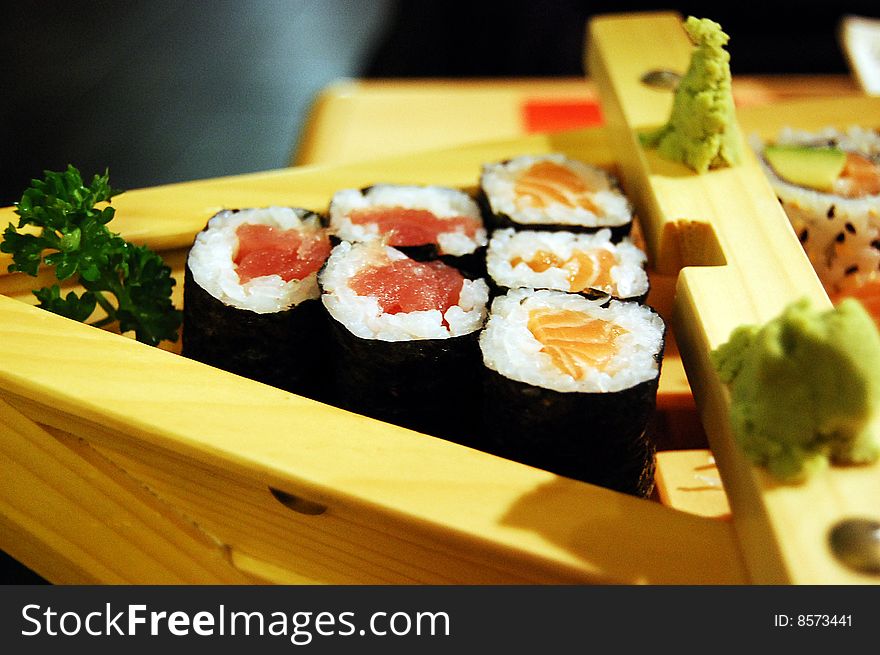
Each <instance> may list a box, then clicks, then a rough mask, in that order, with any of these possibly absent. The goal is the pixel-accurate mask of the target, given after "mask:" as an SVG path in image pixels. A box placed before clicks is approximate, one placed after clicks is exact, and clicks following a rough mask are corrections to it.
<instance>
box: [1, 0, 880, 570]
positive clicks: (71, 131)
mask: <svg viewBox="0 0 880 655" xmlns="http://www.w3.org/2000/svg"><path fill="white" fill-rule="evenodd" d="M643 10H675V11H678V12H679V13H681V14H682V15H683V16H687V15H696V16H699V17H708V18H712V19H714V20H716V21H718V22H720V23H721V25H722V26H723V27H724V29H725V31H727V32H728V34H730V35H731V37H732V38H731V42H730V46H729V50H730V53H731V67H732V70H733V73H734V75H738V74H739V75H744V74H764V73H775V74H779V73H782V74H785V73H792V74H794V73H806V74H809V73H842V74H844V73H847V72H848V68H847V63H846V61H845V59H844V57H843V54H842V51H841V48H840V45H839V43H838V39H837V28H838V24H839V21H840V19H841V18H842V17H843V16H844V15H846V14H856V15H862V16H868V17H878V16H880V3H878V2H877V0H872V1H871V2H864V1H861V2H848V3H832V2H823V3H819V4H816V5H813V4H809V3H806V2H803V1H799V2H762V3H748V4H747V3H744V2H737V3H733V2H729V3H727V2H701V3H697V2H679V3H675V4H661V3H613V2H587V1H577V0H553V1H547V2H538V1H534V0H532V1H527V0H507V1H506V2H480V1H479V0H468V1H461V0H422V1H415V0H413V1H405V0H398V1H395V0H249V1H248V2H242V1H233V0H212V1H205V2H195V1H192V0H190V1H185V0H176V1H172V0H127V1H126V2H117V1H104V2H98V1H94V0H80V1H78V2H70V1H69V0H41V1H39V2H33V1H32V2H27V1H25V2H19V3H15V4H12V5H11V6H7V7H6V12H5V15H4V18H3V21H2V23H0V25H2V27H0V30H2V34H0V62H2V64H0V89H2V102H0V108H2V109H0V112H2V113H0V205H3V206H5V205H10V204H12V203H13V202H15V201H16V200H18V199H19V198H20V196H21V192H22V191H23V189H24V188H25V187H26V186H27V185H28V183H29V180H30V179H31V178H32V177H37V176H40V175H41V173H42V171H43V170H44V169H52V170H60V169H63V168H64V167H65V166H66V165H67V164H68V163H73V164H74V165H76V166H78V167H79V168H80V169H81V170H82V172H83V173H84V174H86V175H91V174H92V173H95V172H100V171H103V170H104V168H107V167H109V169H110V171H111V180H112V182H113V185H114V186H115V187H118V188H122V189H131V188H138V187H143V186H151V185H156V184H162V183H167V182H176V181H184V180H191V179H198V178H205V177H215V176H219V175H230V174H236V173H246V172H252V171H258V170H267V169H273V168H280V167H283V166H286V165H287V164H288V162H289V161H290V157H291V154H292V152H293V151H294V150H295V147H296V144H297V141H298V139H299V135H300V131H301V129H302V127H303V121H304V119H305V117H306V114H307V112H308V109H309V106H310V105H311V103H312V101H313V99H314V97H315V94H316V93H318V92H319V91H320V90H321V89H322V88H323V87H324V86H326V85H327V84H329V83H330V82H332V81H333V80H336V79H339V78H351V77H373V78H382V77H410V78H418V77H445V78H448V77H453V78H464V77H535V76H581V75H584V74H585V73H588V71H584V70H583V66H582V54H583V48H584V25H585V22H586V21H587V19H588V18H589V17H590V16H592V15H596V14H604V13H611V12H623V11H643ZM71 520H75V519H73V518H71ZM39 580H40V579H39V578H38V577H37V576H35V575H33V574H32V573H30V572H29V571H27V570H26V569H23V568H21V567H19V566H17V564H16V563H15V562H14V561H13V560H10V559H9V558H6V557H5V556H4V555H3V554H2V553H0V582H34V581H39Z"/></svg>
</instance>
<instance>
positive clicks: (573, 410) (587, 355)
mask: <svg viewBox="0 0 880 655" xmlns="http://www.w3.org/2000/svg"><path fill="white" fill-rule="evenodd" d="M665 331H666V328H665V324H664V322H663V320H662V319H661V318H660V316H659V315H658V314H657V313H656V312H654V311H653V310H652V309H651V308H650V307H647V306H646V305H640V304H638V303H634V302H621V301H616V300H612V301H610V303H608V304H607V306H603V304H601V303H600V301H591V300H589V299H587V298H584V297H583V296H580V295H576V294H567V293H561V292H558V291H543V290H542V291H533V290H530V289H515V290H511V291H509V292H508V293H507V294H506V295H504V296H499V297H498V298H496V299H495V300H494V301H493V302H492V307H491V311H490V314H489V320H488V322H487V325H486V329H485V330H484V331H483V334H482V335H481V337H480V347H481V351H482V355H483V364H484V389H483V394H484V395H483V407H484V418H483V423H484V426H485V430H486V433H487V441H488V449H489V450H490V451H492V452H494V453H496V454H498V455H500V456H503V457H507V458H509V459H513V460H516V461H519V462H523V463H525V464H530V465H532V466H535V467H538V468H542V469H546V470H548V471H552V472H554V473H557V474H559V475H563V476H566V477H570V478H574V479H578V480H582V481H585V482H590V483H592V484H597V485H600V486H603V487H607V488H610V489H614V490H616V491H622V492H625V493H630V494H633V495H637V496H646V495H648V494H649V493H650V491H651V489H652V488H653V466H654V459H653V457H654V444H653V443H652V441H651V440H650V438H649V437H648V436H647V426H648V423H649V421H650V419H651V417H652V416H653V413H654V409H655V407H656V396H657V385H658V381H659V377H660V367H661V362H662V358H663V349H664V336H665Z"/></svg>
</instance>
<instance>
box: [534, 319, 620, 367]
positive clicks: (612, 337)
mask: <svg viewBox="0 0 880 655" xmlns="http://www.w3.org/2000/svg"><path fill="white" fill-rule="evenodd" d="M527 327H528V329H529V332H531V333H532V335H533V336H534V337H535V339H537V340H538V341H539V342H540V343H541V345H542V346H543V348H542V349H541V352H543V353H546V354H547V355H549V356H550V358H551V360H553V364H554V365H555V366H556V368H558V369H559V370H560V371H561V372H562V373H565V374H566V375H569V376H571V377H572V378H574V379H575V380H580V379H582V378H583V377H584V374H585V372H586V370H587V369H589V368H593V369H598V370H600V371H604V370H605V368H606V367H607V365H608V363H609V362H610V361H611V359H612V358H613V357H614V356H615V355H616V354H617V351H618V349H617V345H616V343H615V342H616V340H617V337H619V336H620V335H622V334H626V332H627V331H626V330H625V329H623V328H622V327H620V326H618V325H614V324H613V323H609V322H607V321H602V320H599V319H595V318H590V317H589V316H586V315H585V314H583V313H581V312H578V311H574V310H571V309H535V310H532V311H531V312H529V320H528V324H527Z"/></svg>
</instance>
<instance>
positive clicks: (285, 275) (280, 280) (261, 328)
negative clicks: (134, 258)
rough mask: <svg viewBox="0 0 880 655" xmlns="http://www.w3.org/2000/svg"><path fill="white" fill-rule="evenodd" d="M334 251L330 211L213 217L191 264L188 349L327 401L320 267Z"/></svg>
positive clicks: (250, 211) (286, 209)
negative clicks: (328, 221)
mask: <svg viewBox="0 0 880 655" xmlns="http://www.w3.org/2000/svg"><path fill="white" fill-rule="evenodd" d="M329 253H330V240H329V236H328V234H327V230H326V228H325V227H324V226H323V218H322V217H321V216H319V215H318V214H315V213H314V212H311V211H309V210H306V209H300V208H291V207H266V208H253V209H242V210H224V211H221V212H219V213H218V214H216V215H215V216H213V217H212V218H211V219H210V220H209V221H208V224H207V226H206V227H205V229H204V230H202V231H201V232H200V233H199V234H198V235H196V237H195V241H194V243H193V245H192V248H191V249H190V251H189V255H188V257H187V261H186V271H185V279H184V291H183V293H184V310H183V344H182V353H183V355H184V356H186V357H190V358H192V359H195V360H198V361H200V362H203V363H205V364H209V365H211V366H215V367H217V368H222V369H224V370H227V371H230V372H232V373H236V374H238V375H242V376H244V377H248V378H251V379H254V380H257V381H259V382H264V383H266V384H270V385H273V386H276V387H279V388H281V389H285V390H287V391H291V392H293V393H297V394H300V395H303V396H308V397H311V398H316V399H320V400H326V393H327V385H326V380H327V373H326V369H327V365H326V361H325V357H326V353H327V342H326V332H327V330H326V316H325V314H324V311H323V309H322V307H321V303H320V301H319V298H320V291H319V288H318V269H320V268H321V267H322V266H323V265H324V262H325V261H326V259H327V257H328V255H329Z"/></svg>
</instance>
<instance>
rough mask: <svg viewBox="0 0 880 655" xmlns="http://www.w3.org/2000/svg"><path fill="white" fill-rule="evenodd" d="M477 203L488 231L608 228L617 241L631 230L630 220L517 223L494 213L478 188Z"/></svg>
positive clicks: (592, 230) (588, 231) (585, 231)
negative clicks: (592, 223) (613, 222)
mask: <svg viewBox="0 0 880 655" xmlns="http://www.w3.org/2000/svg"><path fill="white" fill-rule="evenodd" d="M476 201H477V205H479V207H480V211H481V212H482V214H483V223H484V224H485V225H486V229H488V230H489V232H490V233H492V232H494V231H495V230H501V229H504V228H513V229H514V230H537V231H541V232H560V231H564V232H574V233H576V234H593V233H595V232H598V231H599V230H604V229H609V230H611V241H612V242H614V243H617V242H618V241H620V240H621V239H622V238H623V237H625V236H628V235H629V233H630V231H631V230H632V220H630V221H629V222H628V223H624V224H623V225H596V226H586V225H569V224H567V223H566V224H557V223H517V222H516V221H515V220H513V219H512V218H511V217H510V216H508V215H507V214H496V213H495V212H494V211H493V210H492V205H491V204H490V203H489V198H488V196H487V195H486V192H485V191H483V189H482V188H480V191H479V193H478V194H477V197H476Z"/></svg>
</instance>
